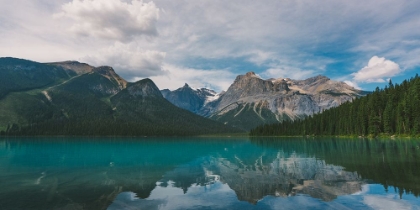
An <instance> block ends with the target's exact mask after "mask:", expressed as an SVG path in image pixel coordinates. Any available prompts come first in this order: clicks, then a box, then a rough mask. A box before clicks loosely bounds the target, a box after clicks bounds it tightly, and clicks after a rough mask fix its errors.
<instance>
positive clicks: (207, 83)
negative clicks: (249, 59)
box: [136, 65, 237, 91]
mask: <svg viewBox="0 0 420 210" xmlns="http://www.w3.org/2000/svg"><path fill="white" fill-rule="evenodd" d="M163 68H164V69H165V71H166V72H167V73H166V74H164V75H158V76H152V77H150V79H152V80H153V81H154V82H155V83H156V85H157V86H158V87H159V88H160V89H165V88H168V89H171V90H174V89H177V88H179V87H182V86H184V84H185V83H188V84H189V85H190V86H192V87H197V88H200V87H206V88H209V89H213V90H215V91H222V90H227V89H228V87H229V86H230V85H231V84H232V83H233V81H234V79H235V77H236V76H237V75H236V74H233V73H231V72H230V71H229V70H226V69H213V70H203V69H193V68H183V67H178V66H173V65H164V66H163ZM138 79H141V78H137V79H136V80H138Z"/></svg>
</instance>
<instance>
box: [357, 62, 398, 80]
mask: <svg viewBox="0 0 420 210" xmlns="http://www.w3.org/2000/svg"><path fill="white" fill-rule="evenodd" d="M401 72H402V71H401V69H400V66H399V65H398V64H397V63H395V62H393V61H390V60H386V59H385V58H384V57H378V56H373V57H372V58H371V59H370V60H369V63H368V65H367V66H365V67H363V68H362V69H360V70H359V71H358V72H356V73H353V74H352V76H353V80H355V81H357V82H366V83H372V82H385V79H386V78H390V77H393V76H395V75H397V74H399V73H401Z"/></svg>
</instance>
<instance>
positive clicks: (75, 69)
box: [46, 61, 95, 75]
mask: <svg viewBox="0 0 420 210" xmlns="http://www.w3.org/2000/svg"><path fill="white" fill-rule="evenodd" d="M46 64H48V65H51V66H57V67H61V68H63V69H65V70H66V71H68V72H70V73H71V74H73V75H81V74H85V73H89V72H91V71H92V70H93V69H94V68H95V67H93V66H91V65H89V64H87V63H80V62H78V61H63V62H53V63H46Z"/></svg>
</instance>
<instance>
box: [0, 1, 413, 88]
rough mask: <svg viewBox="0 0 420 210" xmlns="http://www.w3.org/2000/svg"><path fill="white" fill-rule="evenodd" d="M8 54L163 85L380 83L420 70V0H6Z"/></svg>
mask: <svg viewBox="0 0 420 210" xmlns="http://www.w3.org/2000/svg"><path fill="white" fill-rule="evenodd" d="M0 5H1V6H0V34H1V38H0V46H1V47H0V57H17V58H23V59H29V60H33V61H38V62H56V61H66V60H77V61H80V62H85V63H89V64H91V65H93V66H103V65H108V66H112V67H113V68H114V69H115V71H116V72H117V73H118V74H119V75H120V76H122V77H123V78H124V79H126V80H128V81H137V80H140V79H143V78H151V79H152V80H153V81H154V82H155V83H156V84H157V86H158V87H159V88H160V89H164V88H169V89H172V90H173V89H176V88H178V87H181V86H183V85H184V84H185V83H188V84H189V85H190V86H192V87H197V88H198V87H207V88H211V89H214V90H216V91H221V90H226V89H227V88H228V87H229V86H230V84H232V82H233V81H234V79H235V78H236V76H237V75H240V74H245V73H246V72H249V71H254V72H255V73H256V74H258V75H259V76H261V77H262V78H264V79H268V78H291V79H306V78H309V77H312V76H316V75H325V76H327V77H329V78H331V79H333V80H338V81H344V82H346V83H348V84H351V85H352V86H354V87H356V88H360V89H363V90H373V89H375V88H376V87H377V86H379V87H380V88H383V87H385V85H387V84H388V81H389V79H391V80H392V81H393V82H394V83H399V82H401V81H403V80H404V79H409V78H411V77H413V76H415V74H416V73H420V30H419V29H420V12H418V8H420V1H418V0H398V1H395V0H353V1H348V0H264V1H255V0H252V1H251V0H230V1H221V0H200V1H196V0H154V1H146V0H145V1H142V0H54V1H51V0H31V1H27V0H13V1H6V0H0Z"/></svg>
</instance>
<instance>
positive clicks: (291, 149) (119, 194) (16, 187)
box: [0, 138, 420, 209]
mask: <svg viewBox="0 0 420 210" xmlns="http://www.w3.org/2000/svg"><path fill="white" fill-rule="evenodd" d="M419 146H420V141H415V140H407V139H405V140H361V139H299V138H292V139H287V138H279V139H278V138H268V139H260V138H251V139H248V138H244V139H232V138H219V139H218V138H183V139H181V138H142V139H130V138H113V139H111V138H105V139H99V138H97V139H81V138H7V139H4V138H3V139H0V209H420V199H419V198H418V196H419V193H420V170H419V167H420V159H419V158H420V150H419Z"/></svg>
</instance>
